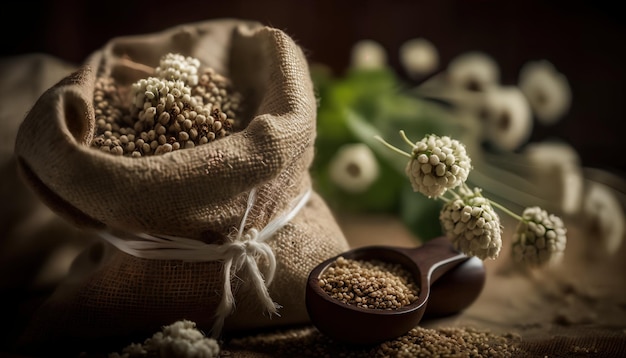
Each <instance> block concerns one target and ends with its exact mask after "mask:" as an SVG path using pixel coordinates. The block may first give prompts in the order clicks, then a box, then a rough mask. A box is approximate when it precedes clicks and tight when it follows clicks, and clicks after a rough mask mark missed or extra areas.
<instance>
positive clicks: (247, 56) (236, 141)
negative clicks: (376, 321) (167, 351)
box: [15, 19, 348, 345]
mask: <svg viewBox="0 0 626 358" xmlns="http://www.w3.org/2000/svg"><path fill="white" fill-rule="evenodd" d="M169 52H175V53H180V54H183V55H185V56H193V57H196V58H198V59H200V61H202V63H203V64H204V65H206V66H208V67H211V68H213V69H214V70H215V71H216V72H218V73H220V74H222V75H224V76H226V77H229V78H230V79H231V80H232V81H233V84H234V86H235V88H236V89H237V90H238V91H239V92H241V93H242V94H244V96H245V98H246V101H247V107H246V108H247V113H246V115H245V116H244V121H245V123H244V125H245V127H244V128H243V129H242V130H241V131H238V132H236V133H233V134H232V135H230V136H228V137H225V138H222V139H219V140H215V141H213V142H210V143H208V144H205V145H201V146H196V147H195V148H193V149H185V150H178V151H175V152H171V153H167V154H165V155H154V156H145V157H141V158H130V157H122V156H113V155H110V154H106V153H102V152H100V151H98V150H96V149H94V148H91V147H90V142H91V139H92V138H93V136H94V128H95V125H94V108H93V92H94V83H95V80H96V78H97V76H112V77H113V78H114V79H115V80H116V82H117V83H118V84H119V85H120V86H124V85H126V86H127V85H130V84H131V83H133V82H134V81H137V80H138V79H140V78H145V77H146V73H145V69H146V68H154V67H155V66H157V65H158V61H159V59H160V57H161V56H163V55H164V54H166V53H169ZM315 136H316V99H315V96H314V91H313V85H312V81H311V78H310V75H309V71H308V65H307V61H306V58H305V56H304V54H303V51H302V50H301V48H300V47H299V46H298V45H297V44H296V43H295V42H294V41H293V40H292V39H291V38H290V37H289V36H288V35H287V34H286V33H285V32H283V31H281V30H278V29H275V28H271V27H267V26H263V25H261V24H258V23H255V22H247V21H239V20H235V19H223V20H211V21H206V22H199V23H193V24H186V25H182V26H178V27H174V28H170V29H166V30H164V31H162V32H159V33H154V34H146V35H138V36H127V37H120V38H115V39H112V40H111V41H109V42H108V43H107V44H105V46H104V47H102V49H101V50H98V51H96V52H94V53H93V54H92V55H91V56H90V57H89V58H88V59H87V60H86V61H85V63H84V65H83V66H81V67H80V69H79V70H77V71H76V72H75V73H73V74H72V75H70V76H68V77H66V78H64V79H63V80H61V81H60V82H59V83H58V84H57V85H55V86H54V87H52V88H50V89H49V90H47V91H46V92H45V93H44V94H43V95H42V96H41V97H40V98H39V99H38V101H37V102H36V103H35V104H34V106H33V108H32V109H31V110H30V111H29V113H28V115H27V116H26V118H25V119H24V121H23V122H22V124H21V126H20V128H19V131H18V134H17V138H16V144H15V154H16V157H17V160H18V162H19V165H20V169H21V172H22V174H23V177H24V178H25V180H26V181H27V182H28V183H29V184H30V186H31V187H32V188H33V189H34V190H35V191H36V192H37V193H38V194H39V195H40V197H41V199H42V200H43V201H44V202H45V203H46V204H47V205H49V206H50V207H51V208H52V209H53V210H55V211H56V212H57V213H58V214H59V215H61V216H63V217H64V218H66V219H68V220H69V221H70V222H72V223H74V224H75V225H76V226H78V227H81V228H85V229H86V230H102V229H108V228H111V229H116V230H123V231H127V232H140V233H149V234H156V235H172V236H178V237H185V238H191V239H197V240H202V241H205V242H207V243H220V242H223V240H225V238H226V237H228V235H229V234H232V231H233V229H235V228H238V227H239V224H240V222H241V220H242V215H243V214H244V212H245V210H246V200H247V198H248V193H249V192H250V190H252V189H253V188H256V189H257V190H258V197H257V199H256V201H255V204H254V206H253V208H252V210H251V212H250V214H249V215H248V218H247V220H246V228H247V229H249V228H259V229H260V228H263V227H264V226H265V225H266V224H268V223H269V222H270V221H271V220H272V219H273V218H275V217H276V216H278V215H281V214H282V213H283V212H284V211H287V210H289V206H290V205H291V203H292V202H293V200H294V199H295V198H297V197H298V196H299V195H301V194H302V193H303V192H305V191H307V190H309V189H310V188H311V178H310V174H309V167H310V165H311V163H312V160H313V156H314V141H315ZM268 244H269V245H270V246H271V248H272V250H273V252H274V254H275V256H276V259H277V270H276V276H275V279H274V281H273V283H272V285H271V286H270V287H269V292H270V295H271V297H272V299H273V300H274V301H275V302H277V303H278V304H280V305H282V306H283V308H282V309H281V310H280V311H279V313H280V317H275V316H274V317H271V318H270V317H267V316H266V315H263V312H262V311H261V309H260V308H259V304H258V302H257V301H256V299H255V297H256V296H255V295H247V294H246V290H247V287H246V285H245V283H246V272H239V273H237V276H236V277H235V278H234V279H233V286H234V288H235V292H236V293H235V302H236V311H235V313H234V314H233V315H232V316H230V317H229V318H228V319H227V321H226V330H241V329H252V328H259V327H267V326H275V325H286V324H293V323H301V322H306V321H308V316H307V313H306V308H305V302H304V293H305V283H306V278H307V276H308V273H309V271H310V270H311V269H312V268H313V267H314V266H315V265H316V264H318V263H319V262H321V261H323V260H325V259H327V258H329V257H331V256H334V255H336V254H338V253H340V252H342V251H345V250H347V249H348V244H347V242H346V240H345V237H344V235H343V234H342V232H341V230H340V228H339V226H338V225H337V223H336V221H335V219H334V217H333V215H332V213H331V212H330V210H329V209H328V207H327V206H326V203H325V202H324V201H323V199H321V198H320V197H319V195H317V194H316V193H315V192H313V194H312V196H311V198H310V199H309V202H308V204H307V205H306V206H304V208H303V209H302V210H300V212H299V213H298V214H297V215H296V217H295V218H294V219H292V220H291V221H290V222H289V223H288V224H287V225H285V226H284V227H283V228H282V229H281V230H279V231H278V232H277V233H276V235H275V236H274V237H273V238H272V239H271V240H269V241H268ZM221 270H222V266H221V263H220V262H202V263H188V262H182V261H177V260H146V259H141V258H137V257H133V256H130V255H128V254H125V253H122V252H121V251H119V250H117V249H115V248H114V247H112V246H109V245H107V244H104V243H99V244H97V245H96V246H94V247H92V248H91V249H90V250H88V251H86V252H85V253H84V254H83V255H81V256H80V257H79V258H78V259H77V261H76V262H75V263H74V266H73V269H72V271H71V272H70V274H69V276H68V278H67V279H66V280H65V281H64V282H63V283H61V285H60V286H59V287H58V289H57V290H56V292H55V293H54V294H53V295H52V297H50V298H49V299H48V301H47V302H45V303H44V304H43V306H42V307H41V308H40V310H39V311H38V312H37V314H36V315H35V319H34V321H33V322H32V324H31V325H30V328H29V329H28V330H27V332H26V333H25V335H24V339H23V342H24V344H29V345H37V344H41V343H42V342H44V341H45V342H53V341H55V340H58V338H60V337H62V338H64V339H68V338H76V339H78V340H80V341H82V342H88V341H89V340H91V339H98V340H106V339H112V338H116V337H120V338H121V339H124V340H127V339H128V336H131V335H144V334H146V333H149V332H154V331H155V329H158V328H159V327H161V326H163V325H165V324H169V323H171V322H172V321H174V320H177V319H182V318H185V319H191V320H194V321H196V322H197V323H198V326H199V327H201V328H203V329H208V328H209V327H210V325H211V323H212V322H213V319H214V313H215V309H216V306H217V304H218V302H219V299H220V297H221V294H220V292H221V290H222V287H223V274H222V272H221ZM123 337H125V338H123ZM65 342H66V343H67V340H66V341H65Z"/></svg>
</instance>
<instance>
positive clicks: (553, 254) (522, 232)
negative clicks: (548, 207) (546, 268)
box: [513, 206, 567, 266]
mask: <svg viewBox="0 0 626 358" xmlns="http://www.w3.org/2000/svg"><path fill="white" fill-rule="evenodd" d="M566 234H567V229H566V228H565V225H564V224H563V221H562V220H561V218H559V217H558V216H556V215H553V214H548V212H547V211H545V210H543V209H542V208H540V207H538V206H534V207H529V208H526V209H525V210H524V213H523V214H522V220H520V222H519V224H518V226H517V229H516V231H515V234H514V235H513V259H514V260H515V261H516V262H521V263H524V264H526V265H529V266H541V265H545V264H555V263H559V262H560V260H561V259H562V257H563V252H564V251H565V246H566V243H567V236H566Z"/></svg>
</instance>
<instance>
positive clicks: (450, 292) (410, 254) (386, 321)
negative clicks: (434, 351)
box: [306, 237, 485, 344]
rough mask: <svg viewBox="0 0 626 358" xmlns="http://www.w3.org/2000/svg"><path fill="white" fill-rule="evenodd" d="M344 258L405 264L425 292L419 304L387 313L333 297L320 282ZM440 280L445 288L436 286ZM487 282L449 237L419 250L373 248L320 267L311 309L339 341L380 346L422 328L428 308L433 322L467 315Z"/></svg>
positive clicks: (311, 282)
mask: <svg viewBox="0 0 626 358" xmlns="http://www.w3.org/2000/svg"><path fill="white" fill-rule="evenodd" d="M340 256H342V257H344V258H346V259H352V260H373V259H376V260H381V261H385V262H389V263H399V264H402V265H403V267H404V268H405V269H407V270H408V271H409V272H411V274H412V275H413V278H414V280H415V282H416V284H417V286H418V287H419V295H418V296H419V298H418V300H417V301H415V302H413V303H412V304H410V305H407V306H404V307H401V308H398V309H392V310H385V309H373V308H362V307H358V306H356V305H352V304H349V303H344V302H342V301H340V300H338V299H335V298H333V297H331V296H330V295H329V294H328V293H327V292H325V291H324V290H323V289H322V288H321V287H320V286H319V280H320V276H321V275H322V274H323V272H324V270H326V268H327V267H329V266H330V265H331V264H333V263H334V262H335V260H336V259H337V258H338V257H340ZM444 274H447V275H446V276H447V277H446V276H444ZM438 280H441V281H439V282H440V283H441V284H440V285H435V284H434V283H435V282H436V281H438ZM484 281H485V270H484V266H483V263H482V261H481V260H480V259H478V258H475V257H468V256H466V255H465V254H463V253H461V252H459V251H457V250H455V249H454V248H453V247H452V244H451V243H450V241H449V240H448V239H447V238H446V237H438V238H436V239H432V240H430V241H428V242H426V243H425V244H423V245H421V246H419V247H417V248H402V247H394V246H367V247H361V248H358V249H354V250H350V251H347V252H345V253H342V254H340V255H337V256H335V257H333V258H330V259H328V260H326V261H324V262H322V263H321V264H320V265H318V266H316V267H315V268H314V269H313V270H312V271H311V273H310V274H309V278H308V282H307V287H306V307H307V311H308V313H309V316H310V318H311V321H312V322H313V324H314V325H315V326H316V327H317V329H318V330H319V331H320V332H321V333H323V334H325V335H326V336H328V337H330V338H332V339H333V340H335V341H338V342H344V343H352V344H377V343H381V342H383V341H387V340H391V339H394V338H397V337H399V336H401V335H403V334H405V333H406V332H408V331H409V330H411V329H412V328H414V327H416V326H417V325H418V324H419V322H420V321H421V320H422V318H423V317H424V316H425V313H426V312H427V307H428V306H431V307H432V309H431V310H428V311H429V313H428V314H426V316H428V317H438V316H445V315H449V314H453V313H457V312H459V311H461V310H463V309H465V308H466V307H467V306H469V305H470V304H471V303H472V302H473V301H474V300H475V299H476V298H477V297H478V295H479V294H480V292H481V291H482V288H483V286H484ZM431 286H432V287H431ZM438 286H439V287H438ZM431 293H432V295H431ZM429 302H430V303H429Z"/></svg>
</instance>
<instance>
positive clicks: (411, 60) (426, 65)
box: [400, 38, 439, 78]
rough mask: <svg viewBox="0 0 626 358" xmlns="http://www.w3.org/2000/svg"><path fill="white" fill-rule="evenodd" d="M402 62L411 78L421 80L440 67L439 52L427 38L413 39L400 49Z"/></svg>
mask: <svg viewBox="0 0 626 358" xmlns="http://www.w3.org/2000/svg"><path fill="white" fill-rule="evenodd" d="M400 62H401V63H402V66H403V67H404V69H405V71H406V72H407V73H408V74H409V76H410V77H412V78H419V77H422V76H425V75H428V74H430V73H432V72H434V71H435V70H436V69H437V67H439V52H438V51H437V48H436V47H435V45H434V44H433V43H432V42H430V41H428V40H427V39H425V38H415V39H411V40H408V41H406V42H405V43H404V44H402V46H401V47H400Z"/></svg>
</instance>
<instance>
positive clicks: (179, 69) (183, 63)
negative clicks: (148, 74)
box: [155, 53, 200, 86]
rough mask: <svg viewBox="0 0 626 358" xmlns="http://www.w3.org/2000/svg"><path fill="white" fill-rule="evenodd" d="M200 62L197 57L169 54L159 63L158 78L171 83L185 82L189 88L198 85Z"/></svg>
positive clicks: (156, 70)
mask: <svg viewBox="0 0 626 358" xmlns="http://www.w3.org/2000/svg"><path fill="white" fill-rule="evenodd" d="M199 68H200V60H198V59H197V58H195V57H189V56H188V57H185V56H183V55H181V54H178V53H168V54H166V55H165V56H163V57H162V58H161V60H160V62H159V67H157V68H156V69H155V72H156V75H157V77H160V78H164V79H166V80H170V81H183V82H184V83H187V84H188V85H189V86H195V85H197V84H198V78H199V77H198V69H199Z"/></svg>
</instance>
